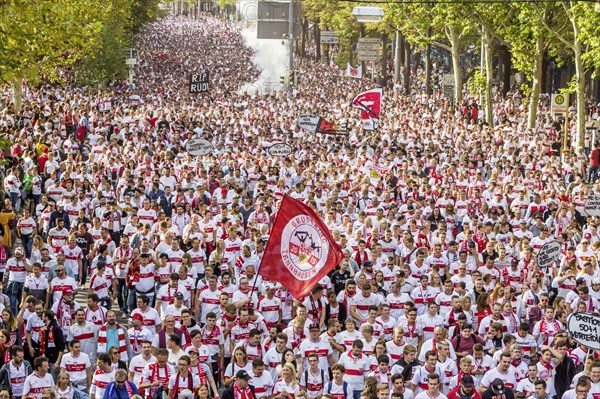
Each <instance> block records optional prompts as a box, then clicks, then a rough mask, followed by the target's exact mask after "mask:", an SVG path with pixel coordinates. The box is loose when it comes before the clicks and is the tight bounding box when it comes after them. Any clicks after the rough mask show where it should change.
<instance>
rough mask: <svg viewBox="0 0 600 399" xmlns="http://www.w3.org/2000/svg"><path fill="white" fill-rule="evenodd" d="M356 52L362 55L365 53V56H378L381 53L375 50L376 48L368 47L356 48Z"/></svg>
mask: <svg viewBox="0 0 600 399" xmlns="http://www.w3.org/2000/svg"><path fill="white" fill-rule="evenodd" d="M358 54H362V55H366V56H379V55H380V54H381V51H379V50H377V49H374V50H373V49H369V50H363V49H360V50H358Z"/></svg>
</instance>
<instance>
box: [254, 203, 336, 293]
mask: <svg viewBox="0 0 600 399" xmlns="http://www.w3.org/2000/svg"><path fill="white" fill-rule="evenodd" d="M341 260H342V248H341V247H340V246H339V245H338V243H336V242H335V240H334V239H333V238H332V237H331V234H329V230H328V229H327V226H326V225H325V223H323V221H322V220H321V219H320V218H319V216H318V215H317V214H316V213H315V212H314V211H313V210H312V209H311V208H310V207H309V206H308V205H305V204H304V203H302V202H300V201H298V200H296V199H294V198H292V197H290V196H288V195H285V196H284V197H283V200H282V201H281V207H280V208H279V211H278V213H277V218H276V219H275V224H274V225H273V230H272V231H271V235H270V236H269V242H268V243H267V247H266V248H265V253H264V255H263V258H262V261H261V262H260V267H259V269H258V274H260V275H261V276H263V277H264V278H266V279H268V280H270V281H277V282H279V283H281V284H283V285H285V286H286V287H287V289H288V290H289V291H290V293H291V294H292V295H293V296H294V297H295V298H297V299H302V298H304V297H305V296H306V295H307V294H308V293H309V292H310V290H311V289H312V288H313V287H314V286H315V285H316V284H317V282H318V281H319V280H320V279H321V278H322V277H323V276H325V275H326V274H327V273H329V272H330V271H331V270H333V268H334V267H336V266H337V265H338V263H340V261H341Z"/></svg>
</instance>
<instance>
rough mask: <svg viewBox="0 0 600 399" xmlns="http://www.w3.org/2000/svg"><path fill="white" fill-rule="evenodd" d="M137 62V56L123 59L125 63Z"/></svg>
mask: <svg viewBox="0 0 600 399" xmlns="http://www.w3.org/2000/svg"><path fill="white" fill-rule="evenodd" d="M135 64H137V58H127V59H126V60H125V65H135Z"/></svg>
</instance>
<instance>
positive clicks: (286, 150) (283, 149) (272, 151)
mask: <svg viewBox="0 0 600 399" xmlns="http://www.w3.org/2000/svg"><path fill="white" fill-rule="evenodd" d="M267 153H268V154H269V155H270V156H272V157H287V156H288V155H290V154H291V153H292V146H290V145H289V144H286V143H276V144H273V145H272V146H270V147H269V148H267Z"/></svg>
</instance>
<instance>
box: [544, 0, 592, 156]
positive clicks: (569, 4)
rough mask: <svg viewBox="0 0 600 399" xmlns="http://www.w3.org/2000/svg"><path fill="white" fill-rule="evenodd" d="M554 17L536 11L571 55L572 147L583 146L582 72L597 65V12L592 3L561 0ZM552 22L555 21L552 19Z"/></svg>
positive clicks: (584, 73) (583, 97)
mask: <svg viewBox="0 0 600 399" xmlns="http://www.w3.org/2000/svg"><path fill="white" fill-rule="evenodd" d="M554 12H555V15H554V18H553V20H551V21H550V20H549V19H548V18H547V17H546V15H545V14H543V13H540V12H539V11H538V12H537V18H538V21H539V22H540V23H541V25H542V26H543V27H544V29H545V30H546V31H547V32H548V33H549V34H550V35H551V36H552V37H553V38H554V39H556V40H557V41H558V43H559V44H560V46H562V47H563V48H564V49H567V50H568V51H569V52H570V53H571V55H572V56H573V61H574V63H575V76H574V80H573V81H572V82H571V85H570V87H569V90H567V91H569V92H574V93H575V97H576V99H577V114H576V122H577V140H576V147H577V150H580V149H582V148H583V147H584V140H585V116H586V108H585V76H586V72H587V71H588V70H589V69H590V68H591V67H598V66H600V43H599V41H598V37H599V35H600V16H599V14H598V13H597V12H595V11H594V5H593V4H591V3H583V2H576V1H565V2H561V3H560V4H558V5H557V7H555V8H554ZM552 22H555V23H552Z"/></svg>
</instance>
